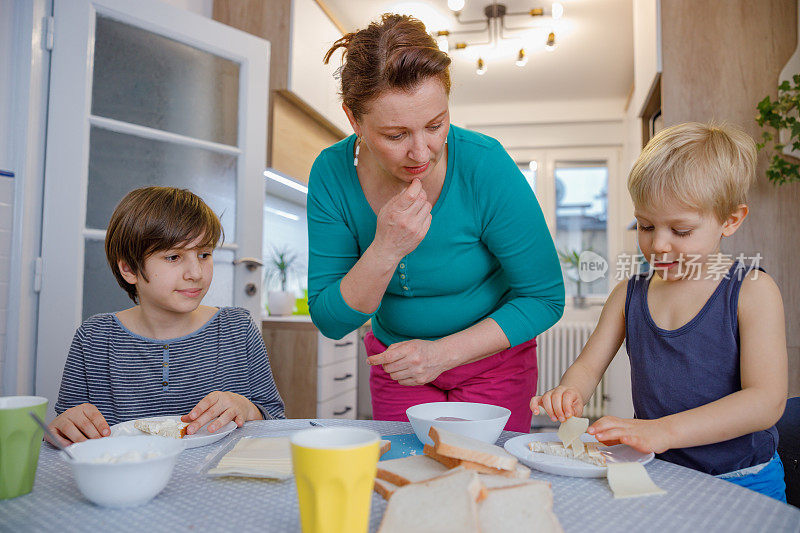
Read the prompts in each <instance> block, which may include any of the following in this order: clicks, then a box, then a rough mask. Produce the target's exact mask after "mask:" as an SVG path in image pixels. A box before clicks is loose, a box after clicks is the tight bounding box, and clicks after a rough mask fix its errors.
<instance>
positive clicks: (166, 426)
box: [111, 415, 236, 448]
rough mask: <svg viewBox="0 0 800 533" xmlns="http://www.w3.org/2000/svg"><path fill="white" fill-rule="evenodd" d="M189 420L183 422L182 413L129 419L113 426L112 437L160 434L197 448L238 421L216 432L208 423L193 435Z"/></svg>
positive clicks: (229, 428) (210, 442) (224, 433)
mask: <svg viewBox="0 0 800 533" xmlns="http://www.w3.org/2000/svg"><path fill="white" fill-rule="evenodd" d="M188 425H189V424H188V423H187V422H181V417H180V415H171V416H154V417H150V418H139V419H137V420H128V421H127V422H120V423H119V424H114V425H113V426H111V436H112V437H130V436H134V435H159V436H161V437H166V438H172V439H181V441H182V442H183V443H184V445H185V447H186V448H197V447H198V446H205V445H207V444H212V443H214V442H217V441H218V440H220V439H221V438H223V437H225V436H226V435H228V434H229V433H231V432H232V431H233V430H234V429H236V422H228V423H227V424H225V425H224V426H222V427H221V428H219V429H218V430H216V431H215V432H213V433H211V432H209V431H208V424H206V425H204V426H203V427H201V428H200V429H199V430H197V432H196V433H195V434H193V435H187V434H186V427H187V426H188Z"/></svg>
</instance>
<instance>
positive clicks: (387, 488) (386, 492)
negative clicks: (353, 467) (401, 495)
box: [373, 478, 400, 500]
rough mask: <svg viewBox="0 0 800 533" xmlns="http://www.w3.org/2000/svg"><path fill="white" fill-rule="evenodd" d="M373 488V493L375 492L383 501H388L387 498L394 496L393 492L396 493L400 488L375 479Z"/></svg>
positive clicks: (383, 480)
mask: <svg viewBox="0 0 800 533" xmlns="http://www.w3.org/2000/svg"><path fill="white" fill-rule="evenodd" d="M373 488H374V489H375V492H377V493H378V494H380V495H381V496H383V499H384V500H388V499H389V498H391V497H392V494H394V491H396V490H397V489H399V488H400V487H398V486H397V485H395V484H394V483H390V482H388V481H386V480H385V479H377V478H376V479H375V485H374V487H373Z"/></svg>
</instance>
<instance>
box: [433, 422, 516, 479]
mask: <svg viewBox="0 0 800 533" xmlns="http://www.w3.org/2000/svg"><path fill="white" fill-rule="evenodd" d="M428 435H429V436H430V438H431V439H432V440H433V443H434V449H435V450H436V453H438V454H439V455H443V456H445V457H451V458H453V459H461V460H464V461H470V462H473V463H478V464H482V465H484V466H489V467H492V468H496V469H498V470H510V471H513V470H515V469H516V467H517V465H518V464H519V461H517V458H516V457H514V456H513V455H511V454H510V453H508V452H507V451H505V450H504V449H503V448H501V447H500V446H495V445H494V444H489V443H486V442H483V441H480V440H478V439H473V438H472V437H467V436H464V435H458V434H457V433H452V432H450V431H447V430H444V429H441V428H436V427H434V426H431V430H430V432H429V433H428Z"/></svg>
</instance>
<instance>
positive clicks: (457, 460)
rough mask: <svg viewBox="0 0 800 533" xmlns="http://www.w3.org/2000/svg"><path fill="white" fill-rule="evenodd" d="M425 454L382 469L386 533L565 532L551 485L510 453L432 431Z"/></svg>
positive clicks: (378, 486) (382, 464) (393, 461)
mask: <svg viewBox="0 0 800 533" xmlns="http://www.w3.org/2000/svg"><path fill="white" fill-rule="evenodd" d="M429 435H430V437H431V439H432V440H433V442H434V445H433V446H425V449H424V450H425V455H418V456H409V457H403V458H400V459H391V460H388V461H382V462H380V463H378V471H377V479H376V480H375V490H376V491H377V492H378V493H379V494H381V495H382V496H383V497H384V498H386V499H387V500H389V505H388V506H387V508H386V511H385V513H384V515H383V520H382V522H381V526H380V530H379V531H380V532H382V533H393V532H395V531H398V532H409V531H414V532H427V531H430V532H437V533H446V532H448V531H454V532H456V531H457V532H469V531H475V532H482V533H492V532H494V531H497V532H503V533H514V532H516V531H562V529H561V526H560V525H559V523H558V519H557V518H556V516H555V514H554V513H553V493H552V491H551V490H550V484H549V483H546V482H543V481H534V480H532V479H530V470H529V469H528V468H527V467H525V466H524V465H521V464H519V462H518V461H517V458H516V457H514V456H513V455H511V454H509V453H508V452H506V451H505V450H504V449H503V448H500V447H499V446H495V445H492V444H487V443H485V442H481V441H479V440H476V439H473V438H470V437H465V436H463V435H457V434H455V433H451V432H449V431H446V430H442V429H437V428H436V427H431V430H430V433H429Z"/></svg>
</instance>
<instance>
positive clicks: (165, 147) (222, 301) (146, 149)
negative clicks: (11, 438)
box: [36, 0, 269, 406]
mask: <svg viewBox="0 0 800 533" xmlns="http://www.w3.org/2000/svg"><path fill="white" fill-rule="evenodd" d="M54 19H55V31H54V34H55V35H57V36H58V37H57V38H56V40H55V46H54V49H53V56H52V73H51V85H50V101H49V110H48V139H47V153H46V161H47V163H46V165H47V171H46V176H45V197H44V213H45V215H44V219H43V223H42V260H41V269H42V286H41V295H40V311H39V323H38V330H39V334H38V343H37V376H36V381H37V383H36V392H37V394H40V395H43V396H46V397H47V398H49V399H50V400H51V402H50V405H51V406H52V404H53V403H54V402H55V399H56V396H57V393H58V384H59V381H60V375H61V370H62V369H63V366H64V361H65V359H66V354H67V351H68V349H69V345H70V342H71V339H72V336H73V334H74V332H75V329H76V328H77V326H78V325H79V324H80V322H81V321H82V320H84V319H86V318H88V317H89V316H91V315H93V314H96V313H102V312H116V311H119V310H122V309H125V308H127V307H130V306H131V305H133V303H132V302H131V301H130V300H129V299H128V298H127V296H126V294H125V293H124V292H123V291H122V289H120V287H119V286H118V285H117V283H116V280H115V279H114V276H113V274H112V273H111V271H110V269H109V267H108V264H107V262H106V258H105V250H104V245H103V241H104V238H105V232H106V227H107V226H108V222H109V219H110V217H111V213H112V212H113V210H114V207H115V206H116V205H117V203H118V202H119V201H120V199H122V197H123V196H124V195H125V194H127V193H128V192H129V191H131V190H132V189H135V188H138V187H144V186H149V185H159V186H171V187H180V188H186V189H189V190H191V191H192V192H194V193H196V194H197V195H199V196H200V197H201V198H203V200H204V201H205V202H206V203H207V204H208V205H209V206H210V207H211V209H213V210H214V212H215V213H217V215H218V216H219V217H220V220H221V221H222V225H223V230H224V235H225V242H224V244H223V245H222V247H221V248H220V249H218V250H216V251H215V253H214V279H213V282H212V285H211V289H210V290H209V293H208V295H207V296H206V298H205V299H204V301H203V303H204V304H207V305H215V306H225V305H237V306H241V307H245V308H248V309H249V310H250V311H251V313H252V314H253V315H254V316H256V318H258V317H259V316H260V308H261V305H260V302H261V296H260V294H259V292H260V289H261V287H260V283H261V273H260V272H259V271H258V270H248V269H246V268H245V266H244V265H242V264H238V263H239V262H238V261H237V259H239V258H245V257H261V242H262V224H261V218H262V199H263V197H264V190H263V187H264V185H263V178H262V172H263V169H264V160H265V147H266V105H267V102H266V95H267V94H268V93H267V76H268V58H269V45H268V43H267V42H266V41H263V40H261V39H258V38H256V37H253V36H251V35H248V34H245V33H243V32H240V31H238V30H235V29H233V28H230V27H228V26H225V25H222V24H219V23H217V22H214V21H212V20H209V19H207V18H205V17H202V16H199V15H195V14H192V13H188V12H185V11H182V10H180V9H177V8H175V7H173V6H170V5H166V4H162V3H160V2H157V1H154V0H137V2H128V1H125V0H55V4H54Z"/></svg>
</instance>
